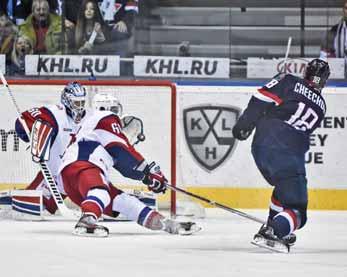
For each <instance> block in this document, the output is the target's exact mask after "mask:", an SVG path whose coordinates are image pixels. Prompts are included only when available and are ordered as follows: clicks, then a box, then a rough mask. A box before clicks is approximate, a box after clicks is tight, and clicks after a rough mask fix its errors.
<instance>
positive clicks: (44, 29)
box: [19, 0, 62, 54]
mask: <svg viewBox="0 0 347 277" xmlns="http://www.w3.org/2000/svg"><path fill="white" fill-rule="evenodd" d="M19 32H20V34H22V35H25V36H27V37H28V38H29V39H30V40H31V41H32V45H33V46H34V54H61V53H62V43H61V42H62V28H61V17H60V16H59V15H56V14H52V13H49V4H48V2H47V1H46V0H35V1H33V5H32V13H31V14H30V15H29V16H28V17H27V19H26V20H25V21H24V23H23V24H21V25H20V26H19Z"/></svg>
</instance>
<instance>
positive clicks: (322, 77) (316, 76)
mask: <svg viewBox="0 0 347 277" xmlns="http://www.w3.org/2000/svg"><path fill="white" fill-rule="evenodd" d="M329 75H330V68H329V64H328V63H327V62H325V61H323V60H321V59H313V60H312V61H310V62H309V63H308V64H307V67H306V71H305V74H304V79H306V80H308V81H310V82H311V83H312V84H313V85H314V86H315V87H316V88H317V89H318V90H321V89H322V88H324V86H325V83H326V81H327V80H328V78H329Z"/></svg>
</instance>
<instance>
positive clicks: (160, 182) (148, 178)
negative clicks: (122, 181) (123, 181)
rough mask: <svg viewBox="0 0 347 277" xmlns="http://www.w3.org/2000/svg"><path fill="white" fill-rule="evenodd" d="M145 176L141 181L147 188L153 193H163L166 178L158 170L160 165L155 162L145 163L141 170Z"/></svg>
mask: <svg viewBox="0 0 347 277" xmlns="http://www.w3.org/2000/svg"><path fill="white" fill-rule="evenodd" d="M143 173H144V174H145V177H144V178H143V180H142V182H143V183H144V184H145V185H147V186H148V189H149V190H151V191H153V192H154V193H165V191H166V184H167V179H166V178H165V176H164V175H163V173H162V172H161V171H160V166H159V165H157V164H156V163H155V162H151V163H150V164H149V165H147V166H146V167H145V169H144V171H143Z"/></svg>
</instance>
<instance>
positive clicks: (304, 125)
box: [286, 102, 318, 131]
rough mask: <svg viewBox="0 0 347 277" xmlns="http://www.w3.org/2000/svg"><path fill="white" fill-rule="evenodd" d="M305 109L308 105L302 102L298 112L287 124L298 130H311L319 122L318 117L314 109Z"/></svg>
mask: <svg viewBox="0 0 347 277" xmlns="http://www.w3.org/2000/svg"><path fill="white" fill-rule="evenodd" d="M305 108H306V105H305V104H304V103H302V102H300V103H299V105H298V108H297V110H296V112H295V113H294V114H293V115H292V116H291V117H290V118H289V120H287V121H286V122H287V123H288V124H289V125H292V126H293V127H294V128H295V129H297V130H300V131H307V130H310V129H311V128H312V127H313V126H314V124H315V123H316V122H317V120H318V115H317V113H316V112H315V111H314V110H313V109H311V108H307V109H305Z"/></svg>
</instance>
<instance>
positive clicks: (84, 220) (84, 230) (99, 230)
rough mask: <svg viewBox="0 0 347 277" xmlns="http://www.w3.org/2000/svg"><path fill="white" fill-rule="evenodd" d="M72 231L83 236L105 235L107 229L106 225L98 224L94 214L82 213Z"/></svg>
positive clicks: (107, 232)
mask: <svg viewBox="0 0 347 277" xmlns="http://www.w3.org/2000/svg"><path fill="white" fill-rule="evenodd" d="M72 233H73V234H74V235H76V236H84V237H107V236H108V234H109V231H108V229H107V228H106V227H104V226H102V225H98V224H97V220H96V218H95V217H94V216H92V215H88V214H82V216H81V218H80V219H79V221H78V222H77V224H76V226H75V229H74V230H73V232H72Z"/></svg>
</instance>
